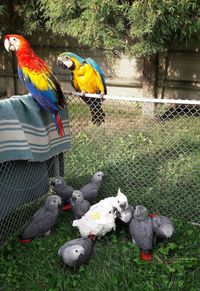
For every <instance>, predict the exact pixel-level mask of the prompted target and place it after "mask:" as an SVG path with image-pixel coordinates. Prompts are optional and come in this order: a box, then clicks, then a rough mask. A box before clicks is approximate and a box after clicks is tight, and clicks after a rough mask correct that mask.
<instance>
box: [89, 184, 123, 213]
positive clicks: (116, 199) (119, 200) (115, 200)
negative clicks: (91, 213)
mask: <svg viewBox="0 0 200 291" xmlns="http://www.w3.org/2000/svg"><path fill="white" fill-rule="evenodd" d="M110 206H111V207H113V208H114V209H115V210H116V211H118V212H120V213H121V212H122V211H123V210H125V209H126V208H128V199H127V197H126V196H125V195H124V194H123V193H122V192H121V190H120V188H119V189H118V193H117V196H112V197H107V198H105V199H102V200H100V201H99V202H98V203H96V204H94V205H92V206H91V208H90V209H91V210H94V209H99V208H104V209H105V208H107V207H110Z"/></svg>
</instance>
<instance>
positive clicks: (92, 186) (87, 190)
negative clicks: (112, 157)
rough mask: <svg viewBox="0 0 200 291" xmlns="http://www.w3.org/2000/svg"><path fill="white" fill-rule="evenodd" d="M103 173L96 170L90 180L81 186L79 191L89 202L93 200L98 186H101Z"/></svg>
mask: <svg viewBox="0 0 200 291" xmlns="http://www.w3.org/2000/svg"><path fill="white" fill-rule="evenodd" d="M103 177H104V173H103V172H101V171H98V172H96V173H95V174H94V175H93V176H92V179H91V182H90V183H88V184H86V185H85V186H83V187H82V188H81V189H80V191H81V192H82V193H83V198H84V199H85V200H88V201H89V202H90V203H91V204H92V203H94V202H95V200H96V198H97V194H98V191H99V188H100V187H101V184H102V180H103Z"/></svg>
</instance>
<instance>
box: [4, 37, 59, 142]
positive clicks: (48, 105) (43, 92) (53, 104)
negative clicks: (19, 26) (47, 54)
mask: <svg viewBox="0 0 200 291" xmlns="http://www.w3.org/2000/svg"><path fill="white" fill-rule="evenodd" d="M4 46H5V49H6V50H7V51H13V52H15V53H16V57H17V61H18V76H19V79H20V81H21V82H22V84H23V85H24V86H25V87H26V88H27V89H28V91H29V92H30V93H31V95H32V96H33V98H34V99H35V100H36V102H37V103H38V104H39V106H40V107H41V108H42V109H43V110H45V111H47V112H49V113H51V115H52V117H53V121H54V123H55V126H56V129H57V131H58V134H59V136H60V137H62V136H64V128H63V124H62V120H61V118H60V115H59V111H60V110H61V109H62V108H63V109H64V108H65V100H64V94H63V92H62V89H61V86H60V84H59V82H58V80H57V79H56V77H55V75H54V74H53V72H52V70H51V68H50V67H49V66H48V65H47V64H46V63H45V62H44V61H43V60H42V59H41V58H40V57H39V56H38V55H36V53H35V52H34V51H33V50H32V48H31V46H30V44H29V42H28V41H27V40H26V39H25V38H24V37H23V36H21V35H17V34H8V35H6V36H5V40H4Z"/></svg>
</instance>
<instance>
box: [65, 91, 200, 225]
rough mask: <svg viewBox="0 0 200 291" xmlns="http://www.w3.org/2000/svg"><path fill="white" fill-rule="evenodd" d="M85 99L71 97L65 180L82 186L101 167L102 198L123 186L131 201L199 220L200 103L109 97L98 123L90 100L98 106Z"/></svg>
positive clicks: (76, 185)
mask: <svg viewBox="0 0 200 291" xmlns="http://www.w3.org/2000/svg"><path fill="white" fill-rule="evenodd" d="M89 96H93V95H89ZM81 99H82V97H77V96H70V95H68V109H69V114H70V122H71V131H72V136H73V145H74V148H73V150H72V151H71V152H68V153H66V154H65V177H66V180H67V182H68V183H70V184H72V185H73V186H74V187H76V188H79V187H81V186H83V185H84V184H85V183H87V182H88V181H89V179H90V177H91V175H92V174H93V173H94V172H95V171H97V170H102V171H103V172H105V179H104V182H103V184H102V188H101V192H100V194H99V199H102V198H103V197H106V196H110V195H115V194H116V193H117V190H118V188H119V187H120V188H121V191H122V192H123V193H124V194H125V195H127V197H128V200H129V203H132V204H133V205H136V204H144V205H145V206H146V207H147V208H148V209H149V210H150V211H155V212H159V213H161V214H163V215H169V216H170V217H174V218H178V219H183V220H188V221H191V222H195V223H200V101H190V100H182V101H181V100H162V99H161V100H159V99H156V100H149V99H139V98H127V97H120V96H119V97H114V96H113V97H112V96H105V100H104V101H103V102H102V104H101V106H102V109H101V110H100V112H99V113H100V114H102V112H104V113H105V114H104V115H105V116H103V117H104V118H103V119H105V122H102V123H101V124H100V125H98V123H99V122H97V124H95V122H94V114H92V111H94V108H93V109H91V108H90V107H91V106H92V102H91V100H92V99H93V100H94V101H93V104H94V106H97V110H96V111H98V110H99V104H98V103H97V102H96V100H95V99H94V98H92V97H90V104H89V105H88V104H85V103H86V102H85V100H81ZM147 101H148V102H147ZM96 114H97V113H96ZM149 116H151V118H149ZM97 119H98V120H99V116H97Z"/></svg>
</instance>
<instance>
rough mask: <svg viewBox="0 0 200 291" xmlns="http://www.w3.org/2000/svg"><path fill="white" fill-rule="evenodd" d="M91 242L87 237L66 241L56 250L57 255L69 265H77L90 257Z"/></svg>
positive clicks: (85, 261)
mask: <svg viewBox="0 0 200 291" xmlns="http://www.w3.org/2000/svg"><path fill="white" fill-rule="evenodd" d="M92 248H93V242H92V240H91V239H89V238H78V239H73V240H70V241H68V242H66V243H65V244H64V245H62V246H61V247H60V248H59V250H58V255H59V256H60V257H61V258H62V261H63V263H64V264H66V265H67V266H69V267H79V266H81V265H83V264H84V263H87V262H88V261H89V259H90V257H91V254H92Z"/></svg>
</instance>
